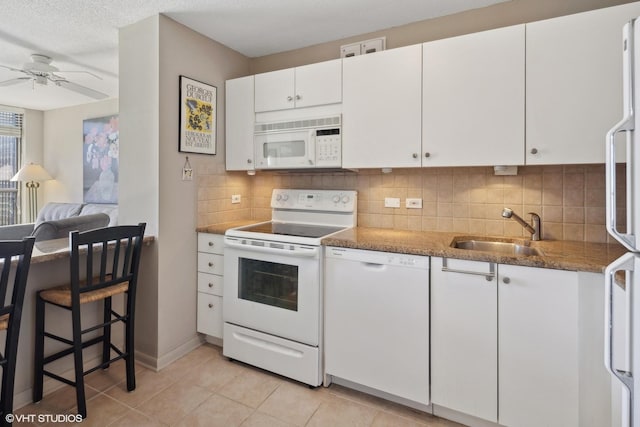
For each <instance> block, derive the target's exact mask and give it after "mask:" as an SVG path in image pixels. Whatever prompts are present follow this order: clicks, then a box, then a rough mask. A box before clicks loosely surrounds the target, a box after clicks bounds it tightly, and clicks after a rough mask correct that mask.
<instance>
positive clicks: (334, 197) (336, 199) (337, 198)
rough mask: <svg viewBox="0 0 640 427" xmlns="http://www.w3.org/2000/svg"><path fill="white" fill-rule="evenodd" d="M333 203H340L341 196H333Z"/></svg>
mask: <svg viewBox="0 0 640 427" xmlns="http://www.w3.org/2000/svg"><path fill="white" fill-rule="evenodd" d="M332 200H333V203H338V202H339V201H340V196H333V199H332Z"/></svg>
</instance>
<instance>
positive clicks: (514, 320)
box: [498, 264, 579, 427]
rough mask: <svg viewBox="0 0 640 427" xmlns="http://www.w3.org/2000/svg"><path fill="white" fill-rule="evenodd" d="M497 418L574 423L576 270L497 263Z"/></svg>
mask: <svg viewBox="0 0 640 427" xmlns="http://www.w3.org/2000/svg"><path fill="white" fill-rule="evenodd" d="M498 273H499V276H498V279H499V281H498V319H499V323H498V342H499V346H498V366H499V372H500V375H499V382H498V390H499V395H498V401H499V413H498V420H499V422H500V424H501V425H505V426H518V427H529V426H530V427H539V426H547V427H553V426H557V427H571V426H575V427H577V426H578V413H579V412H578V411H579V407H578V386H579V384H578V370H579V363H578V296H579V295H578V273H576V272H573V271H560V270H551V269H543V268H532V267H520V266H514V265H502V264H500V265H499V266H498Z"/></svg>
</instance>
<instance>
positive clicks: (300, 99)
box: [255, 59, 342, 113]
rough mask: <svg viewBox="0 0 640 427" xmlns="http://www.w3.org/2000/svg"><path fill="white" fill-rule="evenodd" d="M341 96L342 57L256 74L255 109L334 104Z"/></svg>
mask: <svg viewBox="0 0 640 427" xmlns="http://www.w3.org/2000/svg"><path fill="white" fill-rule="evenodd" d="M341 100H342V60H341V59H334V60H332V61H326V62H319V63H317V64H310V65H305V66H302V67H296V68H287V69H284V70H278V71H271V72H268V73H262V74H256V75H255V112H256V113H260V112H265V111H276V110H287V109H291V108H301V107H312V106H316V105H327V104H336V103H339V102H340V101H341Z"/></svg>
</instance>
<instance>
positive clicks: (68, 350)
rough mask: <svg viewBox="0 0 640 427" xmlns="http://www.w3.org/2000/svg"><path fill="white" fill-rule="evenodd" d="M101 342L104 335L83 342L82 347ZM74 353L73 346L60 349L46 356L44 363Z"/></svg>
mask: <svg viewBox="0 0 640 427" xmlns="http://www.w3.org/2000/svg"><path fill="white" fill-rule="evenodd" d="M101 342H102V335H101V336H99V337H95V338H92V339H90V340H89V341H85V342H83V343H82V348H87V347H89V346H92V345H94V344H98V343H101ZM72 353H73V347H70V348H65V349H64V350H60V351H59V352H57V353H54V354H52V355H50V356H47V357H45V358H44V362H43V363H42V364H43V365H46V364H47V363H51V362H53V361H54V360H58V359H60V358H61V357H64V356H67V355H69V354H72Z"/></svg>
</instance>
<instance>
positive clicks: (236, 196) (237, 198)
mask: <svg viewBox="0 0 640 427" xmlns="http://www.w3.org/2000/svg"><path fill="white" fill-rule="evenodd" d="M241 198H242V196H241V195H240V194H234V195H232V196H231V203H234V204H235V203H240V200H241Z"/></svg>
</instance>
